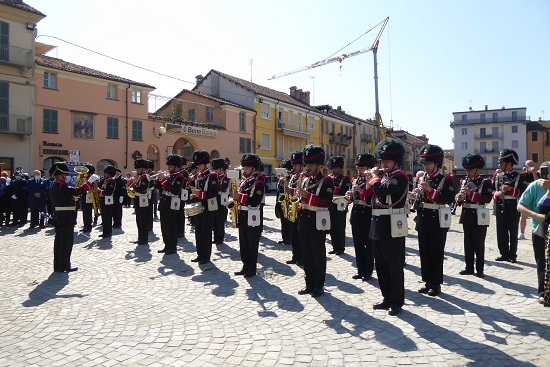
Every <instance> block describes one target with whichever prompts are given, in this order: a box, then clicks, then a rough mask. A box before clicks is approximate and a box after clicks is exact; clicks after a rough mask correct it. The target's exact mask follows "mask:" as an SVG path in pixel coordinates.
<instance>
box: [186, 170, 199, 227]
mask: <svg viewBox="0 0 550 367" xmlns="http://www.w3.org/2000/svg"><path fill="white" fill-rule="evenodd" d="M187 173H189V179H188V180H187V187H188V188H189V190H188V192H189V195H188V201H189V202H191V190H192V188H193V187H195V181H196V180H197V166H195V163H191V164H190V165H189V166H188V167H187ZM187 220H188V221H189V225H191V230H194V229H195V216H194V215H192V216H190V217H187Z"/></svg>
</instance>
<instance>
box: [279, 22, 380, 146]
mask: <svg viewBox="0 0 550 367" xmlns="http://www.w3.org/2000/svg"><path fill="white" fill-rule="evenodd" d="M389 20H390V17H387V18H386V19H384V20H383V21H382V22H381V23H379V24H382V26H381V27H380V31H378V35H377V36H376V39H375V40H374V42H373V43H372V46H371V47H369V48H364V49H361V50H358V51H354V52H350V53H344V54H342V55H340V56H335V57H330V58H327V59H325V60H321V61H317V62H315V63H313V64H311V65H307V66H304V67H301V68H298V69H295V70H291V71H287V72H285V73H281V74H276V75H273V76H272V77H271V78H269V80H273V79H277V78H282V77H284V76H288V75H292V74H296V73H300V72H302V71H305V70H309V69H314V68H317V67H319V66H324V65H327V64H332V63H333V62H336V61H338V62H340V63H341V62H343V61H344V60H345V59H348V58H350V57H354V56H359V55H362V54H364V53H367V52H370V51H372V54H373V56H374V99H375V105H376V114H375V119H376V128H377V129H378V139H379V141H382V140H386V129H385V128H384V124H383V123H382V116H380V107H379V103H378V63H377V59H376V54H377V52H378V41H379V40H380V37H381V36H382V32H384V29H385V28H386V25H387V24H388V21H389ZM377 26H378V25H376V26H375V28H376V27H377ZM369 31H370V30H369ZM369 31H367V32H366V33H368V32H369ZM366 33H365V34H366ZM363 35H364V34H363Z"/></svg>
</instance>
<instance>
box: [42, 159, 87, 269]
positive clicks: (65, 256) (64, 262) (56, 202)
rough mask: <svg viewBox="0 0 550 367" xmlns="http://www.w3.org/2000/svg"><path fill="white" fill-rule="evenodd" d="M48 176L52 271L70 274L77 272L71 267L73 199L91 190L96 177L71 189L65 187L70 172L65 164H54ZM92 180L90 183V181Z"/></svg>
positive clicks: (73, 224) (74, 215) (73, 221)
mask: <svg viewBox="0 0 550 367" xmlns="http://www.w3.org/2000/svg"><path fill="white" fill-rule="evenodd" d="M49 172H50V176H53V177H54V178H55V181H54V183H53V185H52V187H50V189H49V191H48V196H49V197H50V200H51V202H52V206H53V210H54V219H53V222H54V225H55V240H54V245H53V270H54V271H55V272H60V273H62V272H72V271H76V270H78V268H77V267H73V266H71V252H72V250H73V243H74V226H75V225H76V211H75V201H74V197H75V196H77V195H84V194H86V191H89V190H92V185H91V183H92V182H93V180H95V179H97V178H98V177H97V176H95V177H91V178H90V179H88V181H87V182H85V183H84V184H83V185H82V186H80V187H75V188H71V187H69V186H68V185H67V180H70V174H71V171H70V170H69V166H68V165H67V163H65V162H58V163H54V164H53V165H52V167H51V168H50V171H49ZM90 180H92V181H90Z"/></svg>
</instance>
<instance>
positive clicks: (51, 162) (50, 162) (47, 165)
mask: <svg viewBox="0 0 550 367" xmlns="http://www.w3.org/2000/svg"><path fill="white" fill-rule="evenodd" d="M64 161H65V159H63V158H60V157H49V158H46V159H44V162H43V163H42V169H43V170H44V172H46V175H47V174H48V171H49V170H50V168H52V166H53V165H54V163H57V162H64Z"/></svg>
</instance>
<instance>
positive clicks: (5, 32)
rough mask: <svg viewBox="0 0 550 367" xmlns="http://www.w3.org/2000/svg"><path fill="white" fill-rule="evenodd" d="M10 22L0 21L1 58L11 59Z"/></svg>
mask: <svg viewBox="0 0 550 367" xmlns="http://www.w3.org/2000/svg"><path fill="white" fill-rule="evenodd" d="M9 45H10V24H9V23H6V22H2V21H0V60H2V61H8V60H9V59H10V47H9Z"/></svg>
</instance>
